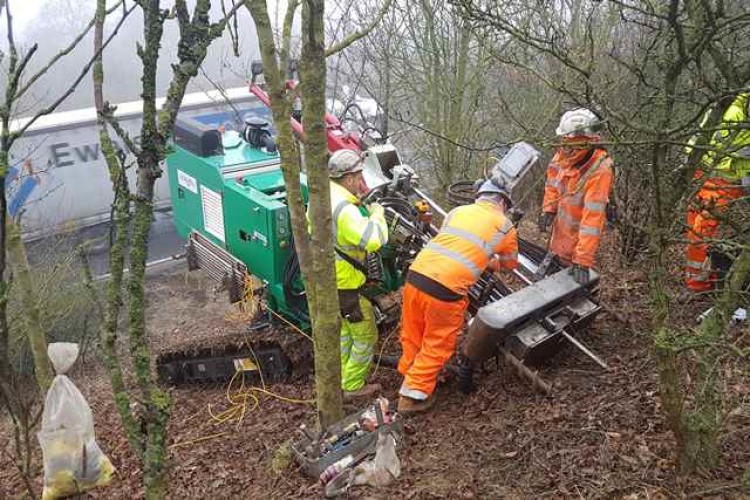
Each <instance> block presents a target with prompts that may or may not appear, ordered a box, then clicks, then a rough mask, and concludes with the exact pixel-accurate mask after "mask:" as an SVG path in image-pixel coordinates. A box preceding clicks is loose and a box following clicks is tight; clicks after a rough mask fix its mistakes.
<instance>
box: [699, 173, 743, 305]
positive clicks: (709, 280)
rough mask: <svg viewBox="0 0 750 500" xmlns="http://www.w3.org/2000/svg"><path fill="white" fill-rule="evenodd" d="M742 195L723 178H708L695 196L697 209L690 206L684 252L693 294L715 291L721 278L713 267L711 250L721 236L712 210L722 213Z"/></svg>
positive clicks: (738, 189) (740, 191)
mask: <svg viewBox="0 0 750 500" xmlns="http://www.w3.org/2000/svg"><path fill="white" fill-rule="evenodd" d="M741 196H742V189H741V188H737V187H732V182H731V181H729V180H727V179H723V178H711V179H707V180H706V182H705V183H704V184H703V186H702V187H701V189H700V191H698V193H697V194H696V202H695V204H696V205H697V206H693V205H691V206H690V207H689V208H688V214H687V225H688V231H687V240H688V244H687V247H686V249H685V285H686V286H687V287H688V288H689V289H690V290H692V291H694V292H705V291H708V290H711V289H713V287H714V284H715V282H716V280H717V279H718V275H717V273H716V272H713V270H712V269H711V268H710V262H709V261H708V260H707V259H708V247H709V244H710V242H711V240H712V239H715V238H716V237H718V235H719V221H718V220H716V218H715V217H713V216H712V215H711V213H710V211H709V210H710V209H711V208H713V209H714V210H719V211H723V210H726V206H727V205H728V204H729V203H730V202H731V201H732V200H734V199H737V198H739V197H741Z"/></svg>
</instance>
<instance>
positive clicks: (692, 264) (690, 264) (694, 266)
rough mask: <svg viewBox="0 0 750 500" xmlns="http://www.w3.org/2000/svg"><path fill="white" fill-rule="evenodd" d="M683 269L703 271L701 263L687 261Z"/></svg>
mask: <svg viewBox="0 0 750 500" xmlns="http://www.w3.org/2000/svg"><path fill="white" fill-rule="evenodd" d="M685 267H689V268H691V269H703V262H698V261H697V260H690V259H688V260H686V261H685Z"/></svg>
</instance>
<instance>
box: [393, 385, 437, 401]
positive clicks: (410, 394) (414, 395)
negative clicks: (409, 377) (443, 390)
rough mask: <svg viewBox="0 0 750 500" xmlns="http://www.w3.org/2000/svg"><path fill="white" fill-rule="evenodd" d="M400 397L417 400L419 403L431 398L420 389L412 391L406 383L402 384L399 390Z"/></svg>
mask: <svg viewBox="0 0 750 500" xmlns="http://www.w3.org/2000/svg"><path fill="white" fill-rule="evenodd" d="M398 393H399V395H401V396H405V397H407V398H411V399H416V400H417V401H424V400H426V399H427V398H429V397H430V395H429V394H427V393H426V392H422V391H420V390H418V389H411V388H409V387H407V386H406V382H404V383H403V384H401V388H400V389H399V390H398Z"/></svg>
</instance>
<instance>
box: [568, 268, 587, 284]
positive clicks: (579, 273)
mask: <svg viewBox="0 0 750 500" xmlns="http://www.w3.org/2000/svg"><path fill="white" fill-rule="evenodd" d="M570 274H572V275H573V279H574V280H575V281H576V283H578V284H579V285H588V284H589V281H590V279H591V278H590V276H589V268H588V267H583V266H579V265H578V264H574V265H573V267H572V268H571V270H570Z"/></svg>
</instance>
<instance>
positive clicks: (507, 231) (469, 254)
mask: <svg viewBox="0 0 750 500" xmlns="http://www.w3.org/2000/svg"><path fill="white" fill-rule="evenodd" d="M517 248H518V243H517V238H516V230H515V228H514V227H513V224H512V223H511V222H510V220H509V219H508V218H507V217H506V216H505V215H504V214H503V211H502V210H501V209H500V207H499V206H497V205H495V204H494V203H491V202H488V201H479V202H477V203H474V204H472V205H465V206H461V207H457V208H455V209H453V210H452V211H451V212H450V213H448V215H447V216H446V218H445V221H444V222H443V227H442V228H441V229H440V232H439V233H438V235H437V236H435V237H434V238H433V239H432V240H431V241H430V242H429V243H428V244H427V246H425V248H424V250H422V251H421V252H420V253H419V255H417V258H416V259H415V260H414V263H413V264H412V265H411V268H410V270H411V271H413V272H416V273H419V274H421V275H423V276H426V277H428V278H430V279H432V280H434V281H436V282H438V283H440V284H441V285H443V286H444V287H446V288H448V289H450V290H452V291H453V292H456V293H458V294H461V295H466V294H467V293H468V290H469V287H471V286H472V285H473V284H474V283H476V281H477V279H478V278H479V276H480V275H481V274H482V272H483V271H484V269H485V268H486V267H487V264H488V263H489V261H490V258H491V257H492V255H493V254H498V255H499V256H500V258H501V259H502V258H503V257H505V258H507V260H508V262H511V261H512V262H513V263H515V261H516V259H517V255H516V253H517Z"/></svg>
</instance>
